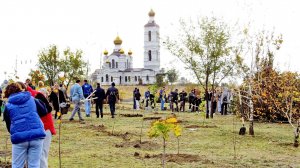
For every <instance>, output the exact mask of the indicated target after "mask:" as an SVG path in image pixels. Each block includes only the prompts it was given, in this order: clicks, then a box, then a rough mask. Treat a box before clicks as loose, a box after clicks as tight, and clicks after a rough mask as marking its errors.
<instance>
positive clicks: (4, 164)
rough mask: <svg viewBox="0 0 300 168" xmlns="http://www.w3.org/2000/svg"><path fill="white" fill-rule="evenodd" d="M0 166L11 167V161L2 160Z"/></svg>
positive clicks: (0, 167) (2, 167)
mask: <svg viewBox="0 0 300 168" xmlns="http://www.w3.org/2000/svg"><path fill="white" fill-rule="evenodd" d="M0 168H11V163H10V162H6V163H5V162H2V161H0Z"/></svg>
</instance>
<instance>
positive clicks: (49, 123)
mask: <svg viewBox="0 0 300 168" xmlns="http://www.w3.org/2000/svg"><path fill="white" fill-rule="evenodd" d="M20 84H21V85H22V84H23V83H21V82H20ZM23 86H24V87H25V88H26V89H27V91H29V92H30V93H31V96H33V97H34V98H36V99H39V100H41V101H42V102H44V103H45V105H46V108H47V111H48V114H47V115H46V116H44V117H42V118H41V120H42V122H43V124H44V128H45V132H46V137H45V139H44V143H43V152H42V156H41V163H40V167H41V168H48V155H49V150H50V145H51V139H52V135H55V134H56V130H55V127H54V122H53V117H52V113H51V112H52V107H51V106H50V103H49V101H48V100H47V98H46V97H45V96H44V95H43V94H42V93H40V92H38V91H35V90H33V89H32V88H31V87H30V86H25V85H24V84H23Z"/></svg>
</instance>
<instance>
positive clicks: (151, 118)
mask: <svg viewBox="0 0 300 168" xmlns="http://www.w3.org/2000/svg"><path fill="white" fill-rule="evenodd" d="M159 119H161V117H144V118H143V120H159Z"/></svg>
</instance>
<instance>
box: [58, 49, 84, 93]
mask: <svg viewBox="0 0 300 168" xmlns="http://www.w3.org/2000/svg"><path fill="white" fill-rule="evenodd" d="M82 53H83V52H82V51H81V50H76V51H75V52H73V51H71V50H70V48H67V49H65V50H64V57H63V58H62V59H61V60H60V66H59V67H60V68H59V70H60V72H63V74H64V76H63V77H64V78H63V79H64V81H65V82H66V87H67V89H68V87H69V85H70V83H71V82H72V81H74V80H75V79H79V78H82V77H83V75H84V74H85V73H84V69H85V66H86V62H84V61H83V59H82Z"/></svg>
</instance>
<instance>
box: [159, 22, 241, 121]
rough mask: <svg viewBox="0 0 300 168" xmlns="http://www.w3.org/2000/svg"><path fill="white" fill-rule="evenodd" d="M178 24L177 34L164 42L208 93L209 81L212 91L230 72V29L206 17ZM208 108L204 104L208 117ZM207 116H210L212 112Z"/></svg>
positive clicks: (231, 59)
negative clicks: (179, 26)
mask: <svg viewBox="0 0 300 168" xmlns="http://www.w3.org/2000/svg"><path fill="white" fill-rule="evenodd" d="M180 25H181V29H180V34H179V35H178V37H174V38H173V39H171V38H170V37H167V39H166V42H165V43H164V44H165V46H166V48H167V49H168V50H169V51H170V52H171V53H172V54H173V55H175V56H176V57H177V58H179V59H180V60H181V61H182V62H183V63H184V64H185V67H186V69H188V70H190V71H192V73H193V74H194V76H195V77H196V79H197V81H198V84H200V85H201V86H202V87H203V88H204V90H205V93H208V90H209V84H211V86H212V90H214V89H215V86H218V85H219V84H220V83H221V81H222V80H223V79H225V78H226V77H228V76H231V75H232V73H233V67H234V66H235V58H234V55H233V54H230V53H231V51H232V47H231V45H230V37H231V34H230V31H229V30H230V29H229V27H228V26H227V25H226V24H225V23H224V22H222V21H220V20H217V19H216V18H208V17H204V18H202V19H199V20H197V22H196V24H195V23H194V22H193V21H190V23H187V22H186V21H184V20H180ZM213 96H214V95H213ZM209 108H211V107H208V103H207V107H206V113H207V114H206V117H207V118H208V117H209V114H208V112H209V110H208V109H209ZM210 116H211V117H213V114H212V113H211V114H210Z"/></svg>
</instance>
